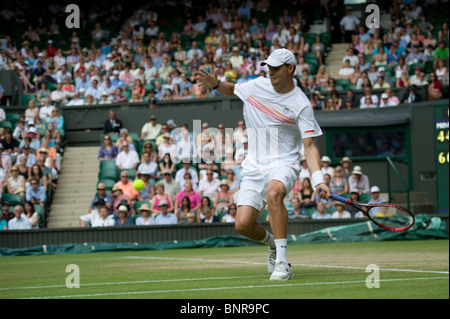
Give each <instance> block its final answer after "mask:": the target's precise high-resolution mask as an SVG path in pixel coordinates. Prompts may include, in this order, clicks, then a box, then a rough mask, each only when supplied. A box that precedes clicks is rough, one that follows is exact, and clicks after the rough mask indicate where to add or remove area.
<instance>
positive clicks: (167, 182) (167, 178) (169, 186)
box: [160, 169, 180, 198]
mask: <svg viewBox="0 0 450 319" xmlns="http://www.w3.org/2000/svg"><path fill="white" fill-rule="evenodd" d="M162 174H163V175H164V179H163V180H161V181H160V183H163V184H164V189H165V192H166V193H167V194H168V195H169V196H170V197H171V198H175V197H176V195H177V193H178V192H180V184H179V183H178V182H177V181H175V180H174V179H172V174H173V172H172V171H170V170H168V169H165V170H163V171H162Z"/></svg>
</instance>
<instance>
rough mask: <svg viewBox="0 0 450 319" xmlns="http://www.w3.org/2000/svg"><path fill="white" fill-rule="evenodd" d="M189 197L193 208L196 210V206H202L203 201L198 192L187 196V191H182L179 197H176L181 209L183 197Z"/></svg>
mask: <svg viewBox="0 0 450 319" xmlns="http://www.w3.org/2000/svg"><path fill="white" fill-rule="evenodd" d="M185 196H187V197H189V199H190V201H191V208H192V209H193V208H195V207H196V206H198V205H200V203H201V201H202V199H201V198H200V195H199V194H197V193H196V192H194V191H192V192H191V194H189V195H188V194H187V193H186V191H181V192H179V193H178V194H177V196H176V197H175V201H177V200H178V202H179V205H178V208H181V204H182V202H183V197H185Z"/></svg>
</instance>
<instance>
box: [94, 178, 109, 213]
mask: <svg viewBox="0 0 450 319" xmlns="http://www.w3.org/2000/svg"><path fill="white" fill-rule="evenodd" d="M99 200H102V201H103V203H102V204H103V205H105V206H106V207H107V208H108V210H109V212H110V213H113V204H114V199H113V197H112V196H111V195H110V194H108V193H106V185H105V183H98V185H97V194H96V195H95V197H94V199H93V200H92V201H91V204H90V205H89V212H92V210H93V209H94V208H95V205H96V203H98V202H99Z"/></svg>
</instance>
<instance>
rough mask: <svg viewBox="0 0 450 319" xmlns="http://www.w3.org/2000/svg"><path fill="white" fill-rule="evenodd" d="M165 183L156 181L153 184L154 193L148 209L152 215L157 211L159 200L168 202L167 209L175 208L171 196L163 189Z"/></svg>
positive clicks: (171, 210) (173, 209) (172, 210)
mask: <svg viewBox="0 0 450 319" xmlns="http://www.w3.org/2000/svg"><path fill="white" fill-rule="evenodd" d="M164 185H165V184H164V183H163V182H161V181H160V182H158V183H156V185H155V188H156V194H155V196H153V198H152V201H151V205H150V209H151V210H152V214H153V216H154V215H156V214H157V213H159V210H160V208H159V206H158V204H159V203H160V202H161V201H166V202H167V203H168V205H169V206H168V211H170V212H174V211H175V209H176V206H174V203H173V198H172V197H171V196H170V195H169V194H168V193H167V192H166V191H165V186H164Z"/></svg>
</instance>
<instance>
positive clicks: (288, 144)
mask: <svg viewBox="0 0 450 319" xmlns="http://www.w3.org/2000/svg"><path fill="white" fill-rule="evenodd" d="M234 94H236V95H237V96H238V97H239V98H240V99H241V100H242V101H243V102H244V120H245V124H246V127H247V135H248V153H247V156H246V157H245V160H244V162H243V163H242V168H243V170H246V171H250V172H254V173H255V174H260V173H261V171H265V170H273V169H274V168H276V167H279V166H291V167H294V168H295V169H297V170H300V166H299V165H300V164H299V163H300V158H299V152H300V149H301V148H302V144H303V143H302V139H304V138H309V137H315V136H320V135H322V130H321V129H320V127H319V125H318V124H317V122H316V119H315V118H314V111H313V108H312V106H311V102H310V101H309V99H308V98H307V97H306V95H305V94H304V93H303V92H302V90H301V89H300V88H299V87H297V86H296V87H295V88H294V89H293V90H292V91H290V92H288V93H285V94H280V93H278V92H276V91H275V90H274V88H273V86H272V83H271V82H270V80H269V79H267V78H263V77H258V78H256V79H254V80H251V81H249V82H247V83H242V84H237V85H235V89H234Z"/></svg>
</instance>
